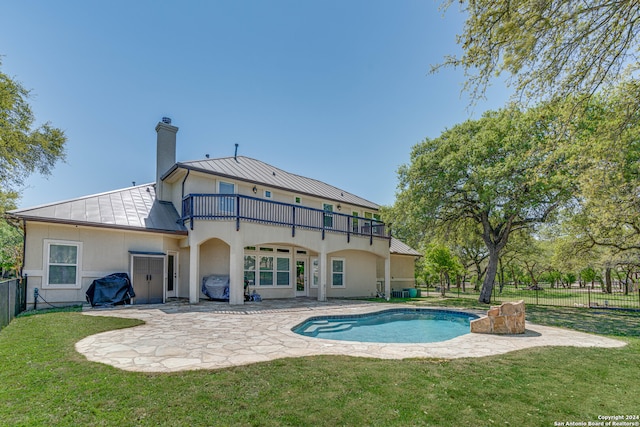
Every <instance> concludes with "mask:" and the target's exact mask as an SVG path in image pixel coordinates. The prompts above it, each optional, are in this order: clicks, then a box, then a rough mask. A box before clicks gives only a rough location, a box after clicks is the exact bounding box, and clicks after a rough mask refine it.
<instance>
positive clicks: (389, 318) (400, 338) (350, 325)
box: [292, 308, 478, 343]
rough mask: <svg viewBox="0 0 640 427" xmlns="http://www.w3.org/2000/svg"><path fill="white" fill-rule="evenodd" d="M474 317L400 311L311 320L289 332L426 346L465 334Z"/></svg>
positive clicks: (465, 314)
mask: <svg viewBox="0 0 640 427" xmlns="http://www.w3.org/2000/svg"><path fill="white" fill-rule="evenodd" d="M477 317H478V316H476V315H475V314H469V313H462V312H459V311H449V310H429V309H402V308H401V309H391V310H385V311H379V312H377V313H369V314H360V315H351V316H350V315H344V316H320V317H312V318H310V319H307V320H306V321H304V322H303V323H301V324H299V325H297V326H295V327H294V328H293V329H292V330H293V332H295V333H297V334H300V335H305V336H308V337H316V338H325V339H330V340H341V341H359V342H381V343H428V342H437V341H446V340H450V339H451V338H455V337H457V336H460V335H464V334H468V333H469V321H470V320H473V319H476V318H477Z"/></svg>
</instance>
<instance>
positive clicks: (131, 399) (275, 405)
mask: <svg viewBox="0 0 640 427" xmlns="http://www.w3.org/2000/svg"><path fill="white" fill-rule="evenodd" d="M447 304H448V305H450V306H464V305H467V304H468V302H465V301H464V300H453V301H449V302H448V303H447ZM476 308H477V307H476ZM527 310H528V311H527V318H528V319H529V320H530V321H532V322H537V323H541V324H546V325H553V326H562V327H571V328H574V329H579V330H583V331H588V332H594V333H602V334H607V335H610V336H617V337H623V339H624V340H626V341H627V342H628V343H629V345H627V346H626V347H624V348H621V349H584V348H564V347H557V348H537V349H531V350H524V351H519V352H515V353H510V354H507V355H501V356H493V357H486V358H479V359H459V360H452V361H449V360H436V359H413V360H405V361H385V360H377V359H363V358H349V357H309V358H300V359H282V360H276V361H272V362H267V363H259V364H254V365H249V366H244V367H237V368H230V369H223V370H218V371H195V372H185V373H174V374H142V373H131V372H123V371H119V370H117V369H115V368H112V367H110V366H107V365H102V364H98V363H92V362H88V361H87V360H86V359H84V357H83V356H81V355H80V354H78V353H76V352H75V350H74V343H75V342H76V341H78V340H79V339H81V338H83V337H85V336H87V335H91V334H95V333H98V332H102V331H107V330H111V329H116V328H125V327H130V326H134V325H136V324H138V322H137V321H133V320H128V319H118V318H111V317H93V316H82V315H81V314H80V313H75V312H57V313H49V314H41V315H34V316H26V317H19V318H17V319H16V320H14V321H13V322H12V323H11V324H10V325H9V326H8V327H6V328H4V329H3V330H2V332H0V366H1V368H0V384H1V385H2V386H1V387H0V425H3V426H4V425H7V426H45V425H46V426H80V425H82V426H160V425H167V426H217V425H221V426H228V425H256V426H280V425H292V426H311V425H314V426H315V425H317V426H337V425H356V426H361V425H372V426H376V425H380V426H386V425H398V426H407V425H433V426H489V425H501V426H509V425H511V426H553V425H554V423H555V422H558V423H560V422H582V421H583V422H585V423H586V422H588V421H592V422H593V421H598V416H599V415H605V416H606V415H619V414H624V415H639V414H640V409H639V408H640V381H639V379H640V363H638V360H639V359H640V313H630V312H616V311H607V310H603V311H600V312H598V311H593V310H586V309H572V308H551V307H532V306H528V307H527Z"/></svg>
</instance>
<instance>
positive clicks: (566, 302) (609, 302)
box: [421, 285, 640, 310]
mask: <svg viewBox="0 0 640 427" xmlns="http://www.w3.org/2000/svg"><path fill="white" fill-rule="evenodd" d="M421 296H423V297H424V296H444V297H448V298H469V299H476V300H477V299H478V297H479V296H480V291H479V290H478V291H476V290H474V289H473V286H470V285H467V286H466V287H465V289H462V287H456V286H452V287H451V288H449V289H445V290H444V293H442V292H441V289H440V288H439V287H430V288H423V289H421ZM518 300H524V302H525V304H535V305H546V306H558V307H589V308H617V309H634V310H640V292H639V291H638V289H636V288H633V289H627V290H620V289H614V290H613V291H612V292H605V291H604V290H603V289H602V288H601V287H599V286H597V287H591V286H586V287H578V286H572V287H566V288H563V287H559V288H556V287H551V286H549V285H543V286H535V287H525V286H523V287H517V288H516V287H514V286H513V285H507V286H504V287H503V288H502V290H500V287H499V286H498V285H496V286H494V288H493V293H492V296H491V302H492V303H493V304H499V303H502V302H505V301H518Z"/></svg>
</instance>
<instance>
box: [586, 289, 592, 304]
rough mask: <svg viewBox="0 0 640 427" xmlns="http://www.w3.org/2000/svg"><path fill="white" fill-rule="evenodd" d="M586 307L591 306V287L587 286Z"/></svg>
mask: <svg viewBox="0 0 640 427" xmlns="http://www.w3.org/2000/svg"><path fill="white" fill-rule="evenodd" d="M587 307H589V308H591V288H587Z"/></svg>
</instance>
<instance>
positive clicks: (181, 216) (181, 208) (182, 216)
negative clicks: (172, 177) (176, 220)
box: [180, 169, 193, 225]
mask: <svg viewBox="0 0 640 427" xmlns="http://www.w3.org/2000/svg"><path fill="white" fill-rule="evenodd" d="M190 173H191V169H187V174H186V175H185V176H184V179H183V180H182V190H181V192H182V197H180V219H182V225H184V185H185V183H186V182H187V178H189V174H190ZM192 213H193V212H192Z"/></svg>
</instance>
